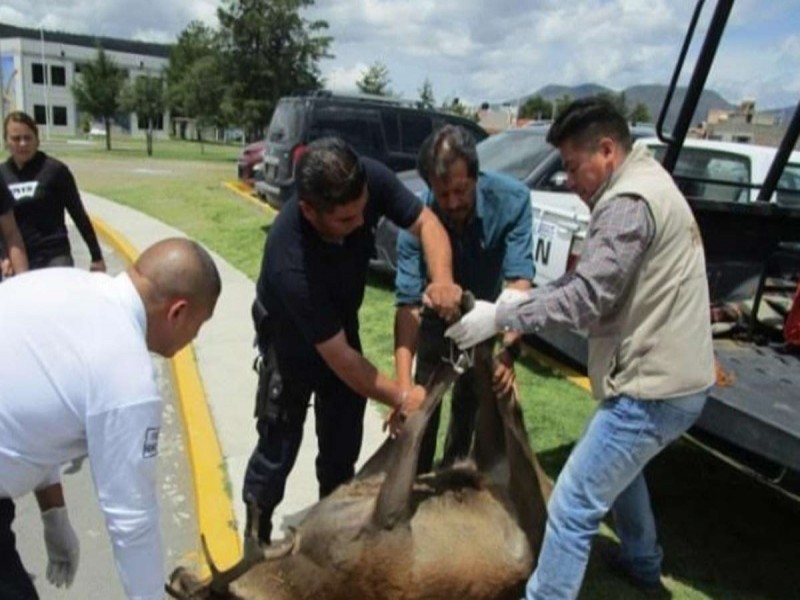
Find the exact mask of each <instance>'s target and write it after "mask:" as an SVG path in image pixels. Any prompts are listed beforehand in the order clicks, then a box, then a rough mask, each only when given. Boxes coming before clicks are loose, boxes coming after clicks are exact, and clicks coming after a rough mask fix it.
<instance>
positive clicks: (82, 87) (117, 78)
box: [72, 47, 125, 150]
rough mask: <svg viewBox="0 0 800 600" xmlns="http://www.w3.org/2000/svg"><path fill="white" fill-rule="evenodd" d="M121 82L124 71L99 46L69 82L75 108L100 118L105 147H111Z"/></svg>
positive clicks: (109, 148) (122, 82)
mask: <svg viewBox="0 0 800 600" xmlns="http://www.w3.org/2000/svg"><path fill="white" fill-rule="evenodd" d="M124 83H125V72H124V71H123V70H122V69H120V68H119V67H118V66H117V65H116V63H114V61H113V59H111V57H109V56H108V55H107V54H106V53H105V51H103V49H102V48H99V47H98V49H97V58H95V60H93V61H90V62H87V63H85V64H83V65H82V66H81V73H80V77H78V78H77V79H76V81H75V83H73V84H72V94H73V96H74V97H75V105H76V107H77V108H78V110H79V111H81V112H85V113H88V114H90V115H92V118H94V119H100V120H102V121H103V124H104V125H105V128H106V150H111V120H112V119H113V118H114V115H116V114H117V113H118V112H119V108H120V92H121V91H122V87H123V85H124Z"/></svg>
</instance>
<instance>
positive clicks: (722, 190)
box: [650, 145, 751, 202]
mask: <svg viewBox="0 0 800 600" xmlns="http://www.w3.org/2000/svg"><path fill="white" fill-rule="evenodd" d="M650 149H651V150H652V151H653V154H654V155H655V157H656V159H657V160H659V161H661V159H662V158H663V157H664V153H665V152H666V147H665V146H661V145H658V146H654V145H651V146H650ZM750 172H751V165H750V159H749V158H748V157H747V156H744V155H741V154H733V153H730V152H723V151H719V150H714V149H711V148H689V147H684V148H682V149H681V153H680V155H679V156H678V161H677V163H676V164H675V169H674V171H673V175H674V177H675V181H676V182H677V184H678V187H679V188H680V190H681V191H682V192H683V194H684V195H685V196H686V197H687V198H702V199H704V200H718V201H720V202H748V201H749V200H750V189H749V188H748V187H747V184H748V183H749V182H750V180H751V176H750ZM699 180H714V181H713V182H712V181H699ZM742 184H744V185H742Z"/></svg>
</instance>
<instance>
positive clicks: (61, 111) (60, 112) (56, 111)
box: [53, 106, 67, 125]
mask: <svg viewBox="0 0 800 600" xmlns="http://www.w3.org/2000/svg"><path fill="white" fill-rule="evenodd" d="M66 124H67V107H66V106H54V107H53V125H66Z"/></svg>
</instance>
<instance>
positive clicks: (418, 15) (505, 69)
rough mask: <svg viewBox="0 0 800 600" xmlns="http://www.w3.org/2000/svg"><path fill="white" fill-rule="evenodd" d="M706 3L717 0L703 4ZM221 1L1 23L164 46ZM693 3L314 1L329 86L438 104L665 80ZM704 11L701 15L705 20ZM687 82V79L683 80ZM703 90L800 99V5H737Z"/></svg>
mask: <svg viewBox="0 0 800 600" xmlns="http://www.w3.org/2000/svg"><path fill="white" fill-rule="evenodd" d="M706 4H707V5H713V4H714V2H713V0H709V1H708V2H706ZM218 5H219V0H166V1H165V0H138V1H137V2H135V3H132V2H128V1H127V0H103V1H102V2H97V1H96V0H59V1H58V2H52V0H33V1H32V2H31V0H4V2H3V4H2V5H0V21H2V22H4V23H10V24H13V25H21V26H28V27H39V26H40V25H42V26H44V27H45V29H54V30H62V31H70V32H74V33H92V34H96V35H105V36H112V37H123V38H131V39H140V40H147V41H159V42H172V41H174V40H175V39H176V37H177V35H178V34H179V33H180V31H181V30H183V29H184V28H185V27H186V25H187V24H188V23H189V22H190V21H191V20H193V19H199V20H202V21H205V22H207V23H209V24H211V25H216V8H217V6H218ZM693 6H694V3H693V2H690V1H689V0H570V1H569V2H564V1H562V0H495V1H494V2H486V1H485V0H394V1H388V0H317V2H316V5H315V6H314V7H313V8H312V9H310V10H309V12H308V14H307V16H308V17H309V18H323V19H326V20H327V21H328V22H329V24H330V33H331V34H332V35H333V36H334V38H335V42H334V45H333V48H332V51H333V54H334V55H335V58H334V59H332V60H326V61H324V62H323V63H322V64H321V67H322V71H323V74H324V75H325V76H326V78H327V83H328V86H329V87H332V88H334V89H352V88H353V87H354V83H355V81H356V80H357V79H358V78H359V77H360V75H361V74H362V73H363V71H364V70H365V69H366V68H367V67H368V66H369V65H370V64H372V63H373V62H375V61H380V62H382V63H384V64H385V65H386V66H387V67H388V69H389V74H390V77H391V84H390V86H391V88H392V90H393V91H394V92H395V93H397V94H398V95H401V96H403V97H406V98H416V97H418V95H419V94H418V90H419V88H420V87H421V85H422V82H423V81H424V80H425V79H426V78H427V79H429V80H430V81H431V83H432V85H433V92H434V95H435V97H436V100H437V101H439V102H440V101H442V100H444V99H446V98H453V97H459V98H461V99H462V100H464V101H466V102H469V103H480V102H483V101H489V102H498V101H503V100H507V99H510V98H514V97H516V96H519V95H523V94H527V93H530V92H533V91H535V90H537V89H539V88H540V87H542V86H544V85H547V84H551V83H554V84H564V85H574V84H580V83H589V82H591V83H598V84H601V85H605V86H608V87H610V88H612V89H622V88H624V87H627V86H629V85H634V84H640V83H667V82H668V81H669V77H670V75H671V73H672V68H673V64H674V62H675V60H676V58H677V55H678V51H679V48H680V44H681V41H682V40H683V36H684V34H685V30H686V28H687V26H688V22H689V17H690V15H691V13H692V10H693ZM709 8H710V7H706V11H705V12H706V14H704V17H703V18H702V19H701V25H704V24H706V23H707V22H708V20H709V17H710V10H709ZM685 80H686V78H684V81H685ZM709 87H711V88H713V89H715V90H717V91H718V92H720V93H721V94H722V95H723V96H724V97H725V98H726V99H727V100H729V101H730V102H739V101H740V100H742V99H744V98H754V99H755V100H756V101H757V106H758V107H759V108H774V107H784V106H794V105H796V104H797V102H798V99H800V2H798V1H797V0H770V1H769V2H764V1H763V0H736V2H735V5H734V8H733V12H732V14H731V19H730V22H729V25H728V31H727V33H726V38H725V40H724V41H723V44H722V46H721V47H720V52H719V56H718V59H717V61H716V63H715V67H714V69H713V71H712V73H711V75H710V78H709Z"/></svg>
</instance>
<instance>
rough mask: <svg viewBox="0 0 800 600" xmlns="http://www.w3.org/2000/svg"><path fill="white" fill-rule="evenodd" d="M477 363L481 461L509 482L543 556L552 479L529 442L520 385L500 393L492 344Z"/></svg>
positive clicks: (512, 496)
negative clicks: (496, 387) (495, 385)
mask: <svg viewBox="0 0 800 600" xmlns="http://www.w3.org/2000/svg"><path fill="white" fill-rule="evenodd" d="M474 369H475V370H476V372H475V381H476V383H477V385H478V386H479V389H478V394H479V397H480V399H481V400H480V407H479V408H478V420H477V423H476V428H475V446H474V452H473V455H474V458H475V464H476V466H477V468H478V470H479V471H480V472H482V473H485V474H488V475H489V477H490V479H492V480H494V481H496V482H501V485H503V486H504V487H505V486H507V493H508V499H509V501H510V502H511V504H512V506H513V509H514V511H515V512H516V514H517V518H518V519H519V523H520V527H521V528H522V530H523V531H524V532H525V534H526V536H527V538H528V542H529V543H530V546H531V550H532V551H533V554H534V556H537V555H538V551H539V549H540V548H541V543H542V538H543V537H544V526H545V523H546V521H547V498H548V496H549V492H550V482H549V480H548V479H547V476H546V475H545V474H544V471H543V470H542V468H541V466H540V465H539V461H538V460H537V459H536V456H535V455H534V453H533V451H532V450H531V447H530V444H529V442H528V434H527V432H526V430H525V423H524V420H523V417H522V409H521V408H520V405H519V402H518V401H517V395H516V390H511V391H510V392H509V393H507V394H504V395H502V396H499V397H498V396H497V394H495V393H494V391H493V390H492V373H493V359H492V356H491V345H485V346H482V347H481V348H480V349H479V351H478V352H476V359H475V366H474Z"/></svg>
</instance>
